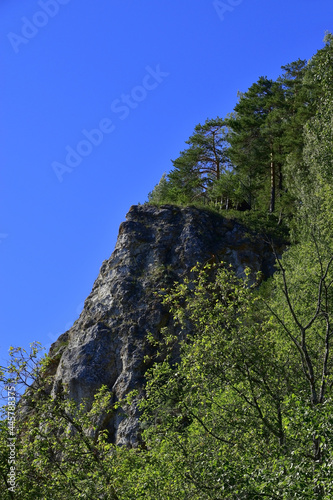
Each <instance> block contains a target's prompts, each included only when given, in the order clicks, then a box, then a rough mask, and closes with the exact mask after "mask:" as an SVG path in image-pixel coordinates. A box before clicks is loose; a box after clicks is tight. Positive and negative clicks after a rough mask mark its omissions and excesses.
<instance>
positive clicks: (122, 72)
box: [0, 0, 333, 363]
mask: <svg viewBox="0 0 333 500" xmlns="http://www.w3.org/2000/svg"><path fill="white" fill-rule="evenodd" d="M222 4H223V2H222V1H221V2H220V6H219V7H218V8H215V7H214V2H213V0H155V1H153V0H150V1H147V0H140V1H137V0H94V1H89V0H81V1H79V0H39V1H38V0H15V1H13V0H2V1H1V3H0V28H1V29H0V33H1V56H0V57H1V75H2V76H1V83H0V85H1V89H0V99H1V122H0V123H1V136H0V137H1V153H0V155H1V172H0V185H1V197H0V200H1V210H0V213H1V218H0V259H1V264H0V280H1V281H0V286H1V288H0V294H1V297H0V304H1V314H0V329H1V338H0V363H3V362H4V360H5V359H6V358H7V351H8V348H9V346H10V345H14V346H18V345H21V346H24V347H28V346H29V343H30V342H32V341H34V340H38V341H40V342H42V344H43V345H44V346H47V347H49V346H50V344H51V342H53V341H54V340H55V339H56V338H57V336H58V335H59V334H61V333H63V332H64V331H65V330H66V329H68V328H69V327H70V326H71V325H72V323H73V322H74V321H75V319H76V318H77V317H78V315H79V313H80V310H81V309H82V306H83V302H84V300H85V298H86V297H87V295H88V294H89V293H90V291H91V288H92V286H93V283H94V280H95V279H96V277H97V275H98V271H99V268H100V266H101V264H102V261H103V260H104V259H107V258H109V256H110V255H111V253H112V251H113V249H114V245H115V242H116V238H117V233H118V227H119V224H120V223H121V222H122V221H123V220H124V218H125V215H126V213H127V211H128V209H129V207H130V206H131V205H132V204H136V203H138V202H141V203H143V202H144V201H145V200H146V199H147V194H148V192H149V191H151V190H152V188H153V187H154V185H155V184H156V183H157V182H158V181H159V179H160V178H161V176H162V174H163V172H167V171H169V170H170V168H171V166H172V165H171V162H170V160H171V159H175V158H177V156H178V155H179V152H180V151H181V150H182V149H184V147H185V144H184V141H185V140H187V139H188V137H189V135H190V134H191V133H192V131H193V128H194V126H195V125H196V124H197V123H199V122H201V123H202V122H204V121H205V120H206V118H208V117H209V118H213V117H216V116H217V115H219V116H221V117H223V116H225V115H226V114H227V113H229V112H231V111H232V109H233V107H234V105H235V104H236V102H237V91H238V90H241V91H246V90H247V89H248V88H249V86H250V85H251V84H252V83H254V82H255V81H256V80H257V79H258V78H259V76H267V77H268V78H273V79H274V78H277V76H278V75H279V74H280V72H281V71H280V67H281V65H284V64H287V63H289V62H292V61H294V60H296V59H298V58H302V59H309V58H310V57H311V56H312V55H313V54H314V53H315V52H316V51H317V50H318V49H320V48H321V47H322V46H323V43H322V40H323V38H324V34H325V30H329V31H332V30H333V26H332V21H333V2H332V0H317V2H313V1H312V0H311V1H309V0H302V1H300V0H298V1H297V0H294V1H293V0H270V1H267V0H225V2H224V5H225V6H223V5H222ZM223 11H224V12H223ZM91 131H93V133H92V132H91ZM75 152H76V153H75ZM78 153H79V155H78Z"/></svg>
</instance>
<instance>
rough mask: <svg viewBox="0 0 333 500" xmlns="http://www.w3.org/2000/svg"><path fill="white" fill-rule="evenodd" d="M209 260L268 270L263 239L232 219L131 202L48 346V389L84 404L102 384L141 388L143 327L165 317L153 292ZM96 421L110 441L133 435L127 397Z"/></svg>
mask: <svg viewBox="0 0 333 500" xmlns="http://www.w3.org/2000/svg"><path fill="white" fill-rule="evenodd" d="M210 260H211V261H213V260H219V261H221V260H223V261H226V262H228V263H231V264H232V265H233V266H234V268H235V270H236V272H237V273H238V274H241V273H242V272H243V271H244V268H245V267H246V266H249V267H250V268H251V269H252V270H253V271H254V272H256V271H262V272H263V274H264V275H266V276H269V275H271V274H272V272H273V270H274V257H273V254H272V250H271V248H270V246H269V245H268V244H267V243H265V242H264V241H263V239H262V238H261V237H260V236H258V235H254V234H251V233H249V231H248V230H246V229H245V228H244V227H243V226H241V225H240V224H238V223H237V222H234V221H231V220H227V219H224V218H223V217H220V216H219V215H217V214H214V213H211V212H209V211H205V210H199V209H197V208H192V207H188V208H179V207H175V206H171V205H164V206H161V207H155V206H152V205H142V206H132V207H131V209H130V211H129V213H128V214H127V217H126V222H123V223H122V224H121V226H120V229H119V236H118V240H117V244H116V247H115V250H114V252H113V254H112V255H111V257H110V258H109V259H108V260H106V261H104V262H103V264H102V267H101V269H100V273H99V275H98V277H97V279H96V281H95V283H94V286H93V289H92V291H91V293H90V295H89V296H88V298H87V299H86V301H85V305H84V309H83V311H82V313H81V315H80V317H79V319H78V320H77V321H76V322H75V323H74V325H73V327H72V328H71V329H70V330H69V331H68V332H66V333H64V334H63V335H61V336H60V337H59V339H58V340H57V341H56V342H55V343H54V344H53V345H52V346H51V349H50V355H51V357H52V358H53V363H52V374H53V377H54V378H53V380H54V382H53V387H52V390H53V392H54V393H56V392H58V391H61V390H63V389H64V388H65V389H67V390H68V391H69V396H70V397H72V398H74V399H75V400H76V401H77V402H80V401H81V400H82V399H83V398H86V399H87V401H88V404H89V402H92V400H93V397H94V394H95V393H96V391H97V390H98V389H99V388H100V387H101V385H103V384H105V385H107V387H108V388H109V390H110V391H111V393H112V398H113V399H112V401H113V402H115V401H117V400H121V399H122V398H123V397H124V396H125V395H126V394H127V393H128V392H129V391H131V390H132V389H138V390H139V391H141V390H142V388H143V387H144V377H145V371H146V370H147V367H148V366H149V362H148V364H147V361H146V359H145V356H146V355H148V356H149V355H151V354H152V347H151V346H150V344H149V343H148V342H147V333H148V332H151V333H153V334H154V335H158V333H159V331H160V329H161V328H162V327H163V326H168V325H169V324H170V322H171V319H170V317H169V314H168V312H167V311H166V310H165V309H164V308H163V306H162V305H161V299H160V298H159V296H158V295H157V294H156V293H155V292H158V291H159V290H160V289H161V287H162V286H168V285H170V284H172V283H173V282H174V281H176V280H181V279H182V278H183V277H184V276H185V275H187V274H188V273H189V270H190V269H191V268H192V267H193V266H194V265H195V264H196V263H197V262H200V263H204V262H207V261H210ZM99 424H100V426H101V427H104V428H107V429H108V430H109V435H110V438H111V439H112V440H113V442H115V443H117V444H120V445H129V446H135V445H136V444H137V442H138V435H139V434H138V433H139V421H138V410H137V408H136V405H135V402H134V403H133V404H132V405H131V407H130V408H129V409H128V412H127V416H126V417H125V415H123V413H122V411H121V410H119V411H115V412H114V413H113V414H112V415H111V416H108V417H107V418H106V417H105V418H104V416H101V418H100V422H99Z"/></svg>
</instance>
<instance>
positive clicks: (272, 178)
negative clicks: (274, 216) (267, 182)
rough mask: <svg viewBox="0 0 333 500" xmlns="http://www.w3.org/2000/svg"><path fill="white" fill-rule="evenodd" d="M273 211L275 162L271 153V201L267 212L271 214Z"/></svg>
mask: <svg viewBox="0 0 333 500" xmlns="http://www.w3.org/2000/svg"><path fill="white" fill-rule="evenodd" d="M274 210H275V162H274V158H273V153H272V152H271V200H270V204H269V212H270V213H273V212H274Z"/></svg>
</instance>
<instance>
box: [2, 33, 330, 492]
mask: <svg viewBox="0 0 333 500" xmlns="http://www.w3.org/2000/svg"><path fill="white" fill-rule="evenodd" d="M332 40H333V37H332V35H331V34H329V33H328V34H327V35H326V38H325V46H324V48H323V49H321V50H320V51H318V52H317V54H315V56H314V57H313V58H312V59H311V61H310V62H309V63H308V64H306V62H305V61H301V60H298V61H295V62H293V63H291V64H289V65H287V66H284V67H283V68H282V69H283V71H284V73H283V75H282V76H281V77H280V78H279V79H278V80H277V82H273V81H271V80H268V79H267V78H260V79H259V80H258V82H257V83H255V84H253V85H252V86H251V87H250V89H249V91H248V92H247V93H245V94H242V95H240V100H239V103H238V104H237V106H236V108H235V113H234V114H233V115H231V116H230V117H229V118H228V120H221V119H220V118H217V119H215V120H207V121H206V123H205V124H204V125H198V126H197V127H196V128H195V131H194V134H193V135H192V136H191V137H190V139H189V141H187V144H188V145H189V147H188V148H187V149H186V150H185V151H183V152H182V153H181V155H180V157H179V158H178V159H177V160H175V161H174V162H173V165H174V169H173V171H172V172H171V173H170V174H168V175H165V174H164V175H163V177H162V179H161V181H160V182H159V184H158V185H157V186H156V187H155V189H154V190H153V191H152V193H150V194H149V202H150V203H157V204H159V203H179V204H190V203H196V204H204V205H205V206H206V209H208V210H213V211H216V212H218V213H221V210H223V212H222V213H223V215H226V216H228V217H231V218H235V219H236V220H238V221H240V222H242V223H243V224H245V225H246V226H247V227H248V228H249V229H250V230H251V231H255V232H256V233H260V234H262V235H263V237H264V238H265V237H268V235H269V237H272V236H274V237H275V238H279V239H281V240H282V241H286V239H288V234H289V233H288V230H289V228H288V227H287V225H286V224H285V221H286V220H287V219H288V218H291V217H292V218H293V221H292V224H291V225H292V230H293V239H292V242H293V244H292V245H291V246H290V248H289V249H288V251H286V252H285V253H284V255H283V257H282V258H280V259H278V258H277V262H276V268H277V271H276V273H275V274H274V276H273V277H272V279H270V280H269V281H268V282H266V283H261V280H260V277H259V276H258V277H257V278H255V277H253V276H252V275H251V273H250V271H249V270H248V269H245V270H244V273H243V276H242V277H240V276H236V275H235V274H234V272H233V270H232V269H231V268H230V267H228V266H226V265H225V264H223V263H222V264H220V265H206V266H203V267H200V266H196V267H195V268H193V269H192V270H191V273H190V275H189V276H187V277H184V279H183V280H182V281H181V282H180V283H175V284H174V286H173V287H171V289H169V290H162V295H161V300H163V304H164V307H166V308H168V309H169V311H170V315H171V317H172V318H173V322H174V328H163V329H162V330H161V334H160V336H159V337H154V336H153V335H149V338H148V341H150V342H151V344H152V345H153V346H154V347H155V349H156V358H155V359H159V360H160V359H161V358H163V356H164V358H163V359H164V361H159V362H155V364H153V365H152V362H153V361H154V360H152V359H150V360H149V366H152V367H151V368H150V369H149V370H148V371H147V374H146V394H145V397H143V398H142V400H141V401H140V409H141V412H142V419H141V425H142V437H143V443H144V444H143V445H142V446H138V447H137V448H135V449H126V448H122V447H117V446H114V445H113V444H111V443H110V442H109V439H108V434H107V432H106V430H105V422H107V420H108V418H109V417H110V416H111V415H112V412H113V411H115V409H116V408H118V407H119V406H122V407H123V408H124V410H125V409H126V404H127V403H128V401H129V400H130V399H131V398H137V397H138V395H137V394H135V393H133V394H129V395H128V400H126V401H118V402H116V403H114V402H113V394H112V392H111V391H110V389H109V388H107V387H105V386H103V387H101V388H100V390H99V391H98V392H97V394H96V395H95V401H94V403H93V404H92V405H88V403H87V402H85V401H81V402H80V404H76V403H74V402H73V401H71V400H70V399H69V398H68V394H67V393H66V387H63V388H62V390H55V388H53V389H52V387H53V385H52V384H53V379H52V373H54V362H55V360H54V359H50V358H49V357H48V356H44V357H43V358H40V345H38V344H32V346H31V351H30V352H26V351H25V350H24V349H22V348H11V350H10V360H9V363H8V366H7V367H0V380H1V383H2V388H3V391H4V394H3V397H4V398H5V404H4V405H3V407H2V409H1V419H0V431H1V432H0V481H1V483H0V484H1V496H2V498H4V499H5V500H6V499H11V498H15V499H16V498H17V499H22V500H35V499H39V498H40V499H52V500H56V499H64V498H71V497H73V498H82V499H96V498H99V499H111V500H133V499H138V500H140V499H141V500H187V499H188V498H191V499H193V500H219V499H226V500H242V499H244V500H247V499H254V500H259V499H261V498H265V499H269V500H290V499H295V500H304V499H311V500H312V499H318V500H331V499H332V498H333V478H332V464H333V451H332V450H333V446H332V443H333V399H332V387H333V360H332V354H331V353H332V339H333V237H332V225H333V216H332V205H333V181H332V179H333V138H332V130H333V127H332V125H333V122H332V116H333V104H332V103H333V64H332V63H333V52H332V50H333V49H332V47H333V42H332ZM303 125H304V127H303ZM230 159H231V160H232V162H233V164H231V162H230ZM244 202H247V203H248V205H247V206H246V204H245V203H244ZM249 205H251V207H252V209H251V210H246V211H244V212H240V211H238V210H237V208H238V209H240V208H242V209H244V208H247V209H248V208H249ZM253 207H259V208H260V210H254V208H253ZM268 207H269V208H270V213H269V211H268V210H267V208H268ZM278 214H279V215H278ZM165 272H170V276H171V272H172V269H164V270H163V269H160V270H157V274H158V275H159V273H165ZM259 283H260V285H259ZM175 332H177V333H175ZM7 390H8V391H10V394H12V393H13V391H14V392H15V396H16V399H17V401H18V404H17V405H16V410H15V412H14V411H13V406H12V405H10V404H8V402H9V399H6V392H7ZM23 391H25V392H24V396H23V397H21V396H20V395H21V394H22V393H23ZM8 394H9V392H8ZM13 414H14V416H15V420H14V418H13ZM13 438H15V440H14V441H11V439H13ZM13 442H14V443H15V459H14V465H13V463H11V462H10V461H11V460H12V451H11V447H10V446H8V445H9V444H12V443H13ZM11 466H14V467H15V471H16V484H15V491H11V489H10V482H9V480H10V478H9V471H10V467H11Z"/></svg>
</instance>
